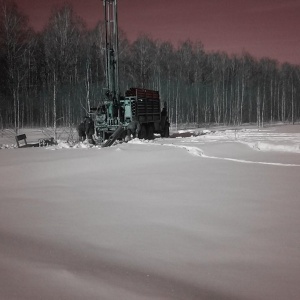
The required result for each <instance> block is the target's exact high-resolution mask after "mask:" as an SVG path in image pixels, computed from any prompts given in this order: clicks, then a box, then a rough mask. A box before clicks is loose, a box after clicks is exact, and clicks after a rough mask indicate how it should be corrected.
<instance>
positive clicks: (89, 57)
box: [0, 1, 300, 132]
mask: <svg viewBox="0 0 300 300" xmlns="http://www.w3.org/2000/svg"><path fill="white" fill-rule="evenodd" d="M0 9H1V11H0V68H1V74H0V83H1V84H0V126H1V128H2V129H3V128H13V129H14V130H15V131H16V132H18V131H19V129H20V128H24V127H54V128H56V127H59V126H69V127H71V126H76V124H78V123H79V122H80V120H81V119H82V117H83V116H84V115H86V114H87V113H88V112H89V108H90V107H92V106H98V105H99V104H101V101H103V99H104V92H105V57H104V55H105V53H104V48H105V44H104V43H105V37H104V25H103V22H101V21H100V20H99V23H98V25H97V26H96V27H95V28H93V29H88V28H87V27H86V26H85V24H84V21H83V20H82V19H80V17H79V16H78V15H77V14H76V13H75V12H74V11H73V9H72V6H71V5H69V4H64V5H62V6H61V7H57V8H54V9H53V10H52V13H51V16H50V18H49V20H48V22H47V25H46V26H45V27H44V29H43V30H42V31H41V32H35V31H34V30H33V29H32V28H31V27H30V25H29V21H28V17H27V16H26V15H24V14H23V13H22V12H21V11H20V10H19V8H18V6H17V5H16V4H15V3H14V2H11V1H4V2H2V4H1V8H0ZM119 32H120V42H119V43H120V45H119V48H120V53H119V56H120V57H119V66H120V70H119V72H120V91H122V92H123V93H125V91H126V90H127V89H128V88H130V87H144V88H148V89H154V90H158V91H159V92H160V95H161V101H162V102H166V103H167V105H168V110H169V118H170V121H171V123H172V124H176V126H177V124H183V123H187V124H194V125H196V126H203V125H205V126H207V125H209V124H217V125H220V124H224V125H234V126H238V125H241V124H244V123H251V124H257V126H258V127H262V126H264V124H266V123H273V122H289V123H292V124H294V123H295V122H297V121H299V117H300V66H297V65H292V64H289V63H279V62H278V61H276V60H273V59H270V58H261V59H257V58H255V57H253V56H251V55H250V54H249V53H246V52H245V53H242V54H239V55H228V54H226V53H224V52H208V51H205V48H204V45H203V44H202V43H201V41H199V42H192V41H190V40H186V41H182V42H180V43H178V45H173V44H172V43H171V42H169V41H161V40H155V39H153V38H151V37H150V36H148V35H140V36H139V37H138V38H137V39H136V40H135V41H129V40H128V39H127V38H126V34H125V33H124V32H122V30H121V29H120V31H119Z"/></svg>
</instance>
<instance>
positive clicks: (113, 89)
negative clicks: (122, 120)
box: [103, 0, 120, 104]
mask: <svg viewBox="0 0 300 300" xmlns="http://www.w3.org/2000/svg"><path fill="white" fill-rule="evenodd" d="M103 6H104V23H105V59H106V89H107V91H106V96H107V97H108V100H111V101H113V102H114V103H115V104H117V103H118V101H119V94H120V93H119V61H118V55H119V37H118V15H117V0H103Z"/></svg>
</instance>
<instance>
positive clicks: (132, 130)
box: [127, 117, 141, 141]
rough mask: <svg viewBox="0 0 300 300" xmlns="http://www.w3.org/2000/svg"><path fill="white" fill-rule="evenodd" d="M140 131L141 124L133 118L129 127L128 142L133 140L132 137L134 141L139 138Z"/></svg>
mask: <svg viewBox="0 0 300 300" xmlns="http://www.w3.org/2000/svg"><path fill="white" fill-rule="evenodd" d="M140 130H141V125H140V122H139V121H138V120H137V119H136V117H132V121H131V122H130V123H129V124H128V125H127V140H128V141H130V140H131V135H132V136H133V138H134V139H135V138H136V137H138V136H139V132H140Z"/></svg>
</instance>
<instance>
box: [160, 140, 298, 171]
mask: <svg viewBox="0 0 300 300" xmlns="http://www.w3.org/2000/svg"><path fill="white" fill-rule="evenodd" d="M164 146H169V147H175V148H181V149H185V150H187V152H188V153H190V154H191V155H194V156H198V157H203V158H210V159H219V160H227V161H233V162H238V163H244V164H258V165H271V166H280V167H300V165H297V164H284V163H274V162H264V161H252V160H244V159H236V158H228V157H217V156H210V155H206V154H204V152H203V150H201V149H200V148H198V147H192V146H181V145H173V144H164Z"/></svg>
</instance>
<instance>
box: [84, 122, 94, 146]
mask: <svg viewBox="0 0 300 300" xmlns="http://www.w3.org/2000/svg"><path fill="white" fill-rule="evenodd" d="M84 126H85V135H86V138H87V140H88V142H89V143H90V144H93V145H95V144H96V143H95V141H94V139H93V134H94V132H95V125H94V121H93V120H92V118H91V117H88V116H86V117H85V119H84Z"/></svg>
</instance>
